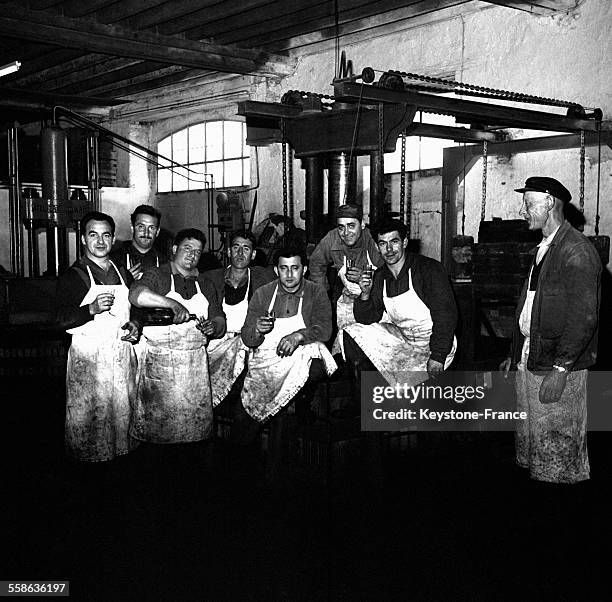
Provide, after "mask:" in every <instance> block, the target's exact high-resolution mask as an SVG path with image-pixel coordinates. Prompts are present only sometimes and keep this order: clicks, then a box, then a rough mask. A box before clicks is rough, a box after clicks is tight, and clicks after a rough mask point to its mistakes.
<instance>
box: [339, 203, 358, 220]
mask: <svg viewBox="0 0 612 602" xmlns="http://www.w3.org/2000/svg"><path fill="white" fill-rule="evenodd" d="M339 217H352V218H353V219H362V218H363V209H362V208H361V206H360V205H339V206H338V207H337V208H336V219H338V218H339Z"/></svg>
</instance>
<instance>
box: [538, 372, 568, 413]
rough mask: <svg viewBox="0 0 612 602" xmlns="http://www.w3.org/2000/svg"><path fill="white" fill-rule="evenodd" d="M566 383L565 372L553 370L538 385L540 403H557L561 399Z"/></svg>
mask: <svg viewBox="0 0 612 602" xmlns="http://www.w3.org/2000/svg"><path fill="white" fill-rule="evenodd" d="M566 382H567V372H560V371H559V370H555V369H554V368H553V369H552V370H551V371H550V372H549V373H548V374H547V375H546V376H545V377H544V380H543V381H542V384H541V385H540V403H543V404H549V403H557V402H558V401H559V399H561V395H562V394H563V390H564V389H565V383H566Z"/></svg>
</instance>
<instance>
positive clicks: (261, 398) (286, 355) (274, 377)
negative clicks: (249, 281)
mask: <svg viewBox="0 0 612 602" xmlns="http://www.w3.org/2000/svg"><path fill="white" fill-rule="evenodd" d="M306 270H307V268H306V254H305V253H304V251H302V250H301V249H298V248H291V247H288V248H285V249H281V250H280V251H279V252H278V256H277V259H276V265H275V267H274V271H275V272H276V274H277V276H278V280H277V281H275V282H270V283H269V284H264V285H263V286H262V287H260V288H259V289H257V290H256V291H255V293H254V295H253V298H252V299H251V301H250V302H249V309H248V313H247V317H246V321H245V323H244V326H243V328H242V340H243V341H244V343H245V345H246V346H247V347H249V348H250V351H249V357H248V370H247V374H246V377H245V380H244V385H243V388H242V403H243V406H244V409H245V410H246V411H247V413H248V414H249V415H250V416H251V417H252V418H253V419H255V420H256V421H258V422H265V421H266V420H268V419H270V418H271V417H273V416H275V415H276V414H278V413H279V412H281V410H283V409H284V408H285V407H286V406H287V405H288V404H289V403H290V402H291V400H292V399H293V398H294V396H295V395H296V394H297V393H298V392H299V391H300V390H301V389H302V388H303V387H304V385H305V384H306V383H307V381H308V380H309V379H310V382H311V383H314V384H311V385H310V386H309V387H308V389H307V390H306V392H305V395H306V396H305V397H304V398H303V402H302V403H303V406H302V404H298V405H299V407H297V408H296V411H298V412H299V413H300V414H302V416H304V417H308V416H309V413H310V412H309V407H308V406H309V404H310V401H311V398H310V396H311V395H312V393H314V385H315V384H316V381H317V380H319V379H321V378H323V377H324V375H325V373H327V374H328V375H329V374H332V373H333V372H334V371H335V370H336V368H337V366H336V362H335V361H334V359H333V358H332V356H331V354H330V353H329V351H328V350H327V348H326V347H325V345H324V343H325V342H326V341H327V340H328V339H329V337H330V336H331V332H332V316H331V305H330V302H329V299H328V298H327V294H326V293H325V289H323V287H321V286H319V285H318V284H315V283H314V282H310V281H308V280H304V274H305V273H306ZM302 410H303V412H302ZM283 422H284V418H283V417H282V416H279V421H276V420H275V421H274V423H273V424H276V426H275V428H274V429H273V431H274V432H273V433H271V435H270V438H271V449H272V453H271V458H272V465H271V466H272V467H271V468H270V472H271V473H272V474H274V473H275V472H276V469H277V468H278V466H279V463H280V457H281V448H282V443H281V440H282V436H283V435H282V433H283V432H284V426H283Z"/></svg>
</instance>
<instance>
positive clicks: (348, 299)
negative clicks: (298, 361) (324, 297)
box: [332, 250, 377, 354]
mask: <svg viewBox="0 0 612 602" xmlns="http://www.w3.org/2000/svg"><path fill="white" fill-rule="evenodd" d="M366 260H367V265H371V266H372V270H373V272H372V274H373V273H374V271H376V269H377V268H376V266H375V265H374V264H373V263H372V260H371V259H370V254H369V253H368V251H367V250H366ZM366 267H367V266H366ZM338 276H339V278H340V280H341V281H342V284H343V289H342V294H341V295H340V297H339V298H338V301H336V324H337V326H338V335H337V336H336V340H335V341H334V344H333V346H332V353H333V354H336V353H340V352H341V351H342V343H341V342H340V338H341V336H342V335H341V331H342V329H343V328H344V327H345V326H348V325H349V324H354V323H355V315H354V314H353V303H354V302H355V299H357V297H359V296H360V295H361V287H360V286H359V284H357V283H356V282H350V281H349V280H347V278H346V255H345V256H344V258H343V265H342V267H341V268H340V269H339V270H338Z"/></svg>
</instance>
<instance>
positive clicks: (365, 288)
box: [359, 270, 374, 301]
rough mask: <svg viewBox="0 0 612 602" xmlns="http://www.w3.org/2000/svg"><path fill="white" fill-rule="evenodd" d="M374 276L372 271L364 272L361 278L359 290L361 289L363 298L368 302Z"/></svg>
mask: <svg viewBox="0 0 612 602" xmlns="http://www.w3.org/2000/svg"><path fill="white" fill-rule="evenodd" d="M373 277H374V274H373V272H372V271H371V270H363V271H362V272H361V277H360V278H359V288H360V289H361V298H362V299H363V300H364V301H367V300H368V299H369V298H370V293H371V292H372V281H373Z"/></svg>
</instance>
